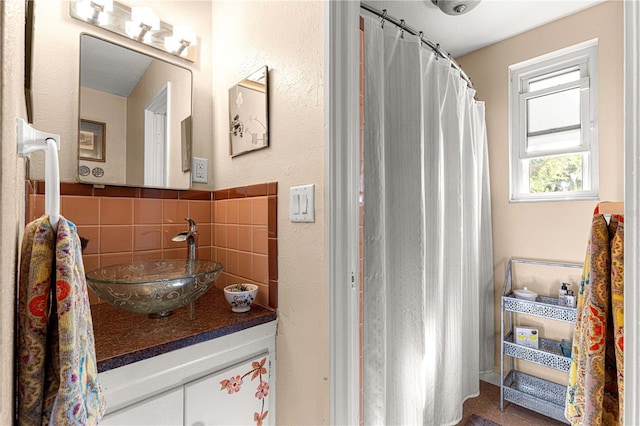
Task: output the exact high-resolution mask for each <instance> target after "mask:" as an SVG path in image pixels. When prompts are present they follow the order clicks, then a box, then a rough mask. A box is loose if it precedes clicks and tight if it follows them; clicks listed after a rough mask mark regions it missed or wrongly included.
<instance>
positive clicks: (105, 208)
mask: <svg viewBox="0 0 640 426" xmlns="http://www.w3.org/2000/svg"><path fill="white" fill-rule="evenodd" d="M98 199H99V200H100V225H131V224H132V223H133V199H131V198H115V197H98Z"/></svg>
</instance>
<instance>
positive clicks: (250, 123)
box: [228, 65, 269, 157]
mask: <svg viewBox="0 0 640 426" xmlns="http://www.w3.org/2000/svg"><path fill="white" fill-rule="evenodd" d="M263 79H264V84H261V83H260V81H261V80H263ZM261 86H264V89H262V88H261ZM260 92H262V93H263V94H264V99H263V100H259V99H258V100H257V101H256V96H260V95H259V94H260ZM256 94H257V95H256ZM245 99H246V101H247V102H245V101H244V100H245ZM251 101H255V102H254V103H255V104H256V105H255V106H253V108H252V105H251V103H250V102H251ZM262 102H264V111H259V110H256V109H254V108H259V107H260V105H259V104H261V103H262ZM245 103H246V106H245V108H246V107H247V106H248V107H249V108H252V109H250V110H249V111H247V112H246V114H247V116H248V119H243V117H241V116H240V113H243V111H239V110H241V108H242V105H243V104H245ZM252 117H255V118H252ZM260 127H262V128H263V129H264V132H263V133H262V138H259V137H258V135H259V133H258V131H259V130H261V129H260ZM256 129H257V130H258V131H256ZM252 130H253V132H252ZM228 131H229V155H230V156H231V157H237V156H239V155H242V154H247V153H249V152H253V151H257V150H260V149H264V148H268V147H269V67H268V66H266V65H264V66H262V67H260V68H259V69H257V70H256V71H255V72H252V73H251V74H249V75H248V76H247V77H246V78H243V79H242V80H241V81H239V82H238V83H237V84H235V85H233V86H232V87H231V88H230V89H229V130H228ZM247 133H248V134H249V135H251V138H250V139H251V140H248V141H247V140H245V139H244V138H245V136H246V134H247ZM238 137H239V138H241V139H242V140H239V139H238ZM247 139H249V138H247ZM234 141H235V143H234ZM240 142H243V143H242V144H241V145H240ZM234 145H235V147H234ZM253 145H255V146H253Z"/></svg>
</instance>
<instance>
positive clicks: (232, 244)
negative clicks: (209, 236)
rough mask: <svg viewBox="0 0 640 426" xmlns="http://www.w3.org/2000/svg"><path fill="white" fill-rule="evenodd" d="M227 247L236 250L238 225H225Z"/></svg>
mask: <svg viewBox="0 0 640 426" xmlns="http://www.w3.org/2000/svg"><path fill="white" fill-rule="evenodd" d="M226 229H227V247H228V248H230V249H234V250H238V248H239V246H238V225H227V226H226Z"/></svg>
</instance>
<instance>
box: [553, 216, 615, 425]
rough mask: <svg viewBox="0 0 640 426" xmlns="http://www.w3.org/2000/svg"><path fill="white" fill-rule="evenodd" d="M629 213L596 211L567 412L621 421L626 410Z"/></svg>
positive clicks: (587, 421) (588, 421)
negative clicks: (626, 223) (626, 221)
mask: <svg viewBox="0 0 640 426" xmlns="http://www.w3.org/2000/svg"><path fill="white" fill-rule="evenodd" d="M623 306H624V217H623V216H621V215H613V216H612V217H611V221H610V223H609V224H607V222H606V220H605V218H604V216H603V215H601V214H596V215H594V216H593V221H592V227H591V237H590V241H589V245H588V248H587V255H586V259H585V263H584V270H583V273H582V280H581V283H580V292H579V294H578V305H577V321H576V326H575V334H574V337H573V351H572V359H571V370H570V371H569V384H568V386H567V401H566V405H565V416H566V417H567V419H568V420H569V421H570V422H571V423H572V424H581V425H582V424H584V425H618V424H622V423H623V422H622V419H623V415H624V401H623V397H622V395H623V388H624V370H623V353H624V322H623Z"/></svg>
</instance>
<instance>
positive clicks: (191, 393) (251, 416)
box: [184, 354, 273, 426]
mask: <svg viewBox="0 0 640 426" xmlns="http://www.w3.org/2000/svg"><path fill="white" fill-rule="evenodd" d="M269 364H270V359H269V355H268V354H263V355H260V356H258V357H256V358H252V360H249V361H247V362H245V363H241V364H238V365H235V366H233V367H231V368H229V369H226V370H224V371H221V372H219V373H214V374H211V375H209V376H207V377H205V378H203V379H201V380H197V381H195V382H191V383H189V384H187V385H186V386H185V387H184V407H185V414H184V415H185V424H187V425H220V426H224V425H229V426H230V425H249V424H255V423H256V421H257V419H258V418H260V419H261V420H262V424H263V425H264V426H267V425H269V424H270V423H271V422H270V420H271V414H272V413H271V412H270V411H269V410H270V408H269V401H270V399H271V392H272V391H273V388H272V387H271V378H270V377H269V371H270V370H271V368H270V367H269ZM261 371H262V373H261Z"/></svg>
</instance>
